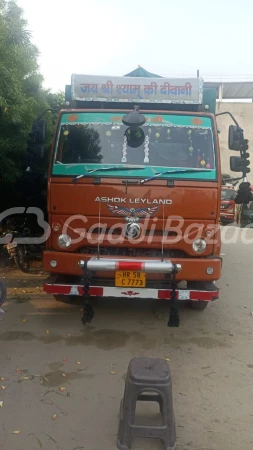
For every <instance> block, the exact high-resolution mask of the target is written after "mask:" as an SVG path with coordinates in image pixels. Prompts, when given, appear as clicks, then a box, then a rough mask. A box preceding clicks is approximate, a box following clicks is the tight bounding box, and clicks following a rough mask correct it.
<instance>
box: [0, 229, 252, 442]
mask: <svg viewBox="0 0 253 450" xmlns="http://www.w3.org/2000/svg"><path fill="white" fill-rule="evenodd" d="M233 231H234V229H233V227H229V228H227V230H226V233H227V235H225V236H224V237H223V239H224V240H225V239H228V238H231V235H232V233H233ZM236 232H238V233H239V240H238V241H237V242H236V243H230V244H229V243H228V244H224V245H223V248H222V252H223V253H224V254H225V255H224V270H223V277H222V280H221V282H220V283H219V286H220V288H221V300H220V301H217V302H215V303H213V304H211V305H209V307H208V308H207V310H206V311H204V312H199V311H193V310H190V309H189V308H187V307H186V306H184V307H182V308H181V311H180V315H181V326H180V328H179V329H171V328H167V326H166V323H167V320H168V308H167V306H166V303H159V304H155V303H150V302H147V303H145V302H143V301H140V302H138V303H137V302H136V300H135V301H134V300H133V301H126V300H125V301H124V303H123V302H122V301H120V303H119V301H109V302H106V303H105V302H104V303H103V302H102V303H100V304H99V305H98V306H97V307H96V316H95V319H94V321H93V322H92V324H91V325H89V326H87V327H86V328H83V326H82V325H81V323H80V316H81V312H80V307H81V305H80V304H79V305H78V304H76V305H71V306H69V305H65V304H61V303H58V302H56V301H55V300H54V299H52V298H51V297H48V296H45V295H43V294H42V293H41V292H40V288H39V286H40V285H41V281H42V279H43V276H42V275H38V274H32V275H29V276H23V275H21V274H20V273H19V272H10V273H6V274H5V276H6V280H7V281H8V286H9V293H10V295H9V299H8V301H7V303H6V306H5V310H6V314H5V315H4V316H3V315H2V316H1V318H2V320H1V321H0V343H1V353H0V377H2V378H5V380H4V381H1V382H0V383H1V385H4V386H6V389H5V390H0V401H3V407H2V408H1V409H0V448H1V449H4V450H24V449H26V450H36V449H45V450H57V449H60V450H74V449H75V450H79V449H85V450H102V449H103V450H109V449H110V450H111V449H113V448H115V440H116V434H117V426H118V410H119V402H120V399H121V397H122V394H123V389H124V378H125V373H126V369H127V365H128V362H129V360H130V359H131V358H132V357H133V356H151V357H162V358H169V359H170V361H171V362H170V367H171V371H172V377H173V393H174V403H175V414H176V420H177V436H178V449H179V450H185V449H193V450H204V449H205V450H214V449H215V450H231V449H232V448H234V449H244V450H252V448H253V434H252V423H253V400H252V392H253V351H252V337H253V335H252V332H253V317H252V315H251V312H252V311H253V295H252V292H253V283H252V281H253V271H252V263H253V251H252V250H253V244H249V245H246V244H243V243H242V242H241V233H242V231H241V230H239V229H237V231H236ZM249 233H251V237H252V241H253V231H251V230H250V231H249ZM36 287H37V289H36ZM14 288H16V289H14ZM23 291H25V292H23ZM15 294H16V295H15ZM79 363H80V364H79ZM63 375H66V376H63ZM61 387H62V388H65V389H66V390H64V389H62V391H63V392H62V391H61V390H60V389H59V388H61ZM147 406H148V407H147V408H146V409H145V413H146V414H151V415H152V414H154V412H153V409H152V408H151V406H149V405H147ZM54 414H56V418H55V416H54ZM54 418H55V420H53V419H54ZM13 431H20V434H12V432H13ZM135 448H142V449H144V448H145V449H157V448H162V447H160V446H159V445H158V444H157V443H155V442H154V443H146V444H143V442H135Z"/></svg>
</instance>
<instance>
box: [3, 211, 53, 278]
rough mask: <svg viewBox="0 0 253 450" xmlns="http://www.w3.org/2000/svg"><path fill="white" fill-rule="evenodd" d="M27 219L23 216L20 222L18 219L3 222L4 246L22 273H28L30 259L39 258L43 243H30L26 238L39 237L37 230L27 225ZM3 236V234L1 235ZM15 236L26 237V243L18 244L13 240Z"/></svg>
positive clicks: (40, 257)
mask: <svg viewBox="0 0 253 450" xmlns="http://www.w3.org/2000/svg"><path fill="white" fill-rule="evenodd" d="M27 224H28V219H27V218H25V219H23V220H22V221H21V222H20V220H17V219H16V220H15V219H12V220H9V221H7V223H6V224H5V231H6V232H5V234H4V240H5V242H6V244H5V245H4V247H5V248H6V249H7V251H8V253H9V256H10V258H12V259H13V260H14V261H15V264H16V266H17V268H18V269H19V270H21V271H22V272H24V273H28V272H29V270H30V261H31V260H35V259H38V260H41V259H42V252H43V248H44V245H43V244H30V243H29V240H28V239H27V238H29V237H31V238H33V239H34V238H36V236H37V237H39V235H38V230H37V229H35V230H33V231H31V229H30V228H29V227H28V226H27ZM2 237H3V235H2ZM15 238H26V239H27V241H28V242H27V243H24V244H19V243H18V242H15Z"/></svg>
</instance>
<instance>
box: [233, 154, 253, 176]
mask: <svg viewBox="0 0 253 450" xmlns="http://www.w3.org/2000/svg"><path fill="white" fill-rule="evenodd" d="M249 164H250V161H248V160H243V159H242V158H241V157H240V156H230V170H231V171H232V172H243V173H245V174H246V173H249V172H250V168H249V167H247V166H248V165H249Z"/></svg>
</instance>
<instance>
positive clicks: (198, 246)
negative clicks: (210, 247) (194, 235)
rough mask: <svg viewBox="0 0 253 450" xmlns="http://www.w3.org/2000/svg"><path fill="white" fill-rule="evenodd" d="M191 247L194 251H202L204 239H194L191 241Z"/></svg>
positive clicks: (204, 244)
mask: <svg viewBox="0 0 253 450" xmlns="http://www.w3.org/2000/svg"><path fill="white" fill-rule="evenodd" d="M192 248H193V250H194V251H195V252H196V253H203V252H204V251H205V249H206V241H205V239H201V238H200V239H195V241H193V243H192Z"/></svg>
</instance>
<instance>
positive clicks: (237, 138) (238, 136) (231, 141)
mask: <svg viewBox="0 0 253 450" xmlns="http://www.w3.org/2000/svg"><path fill="white" fill-rule="evenodd" d="M243 139H244V136H243V130H242V129H241V128H240V127H237V126H236V125H230V126H229V131H228V148H229V149H230V150H237V151H240V146H241V142H242V140H243Z"/></svg>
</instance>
